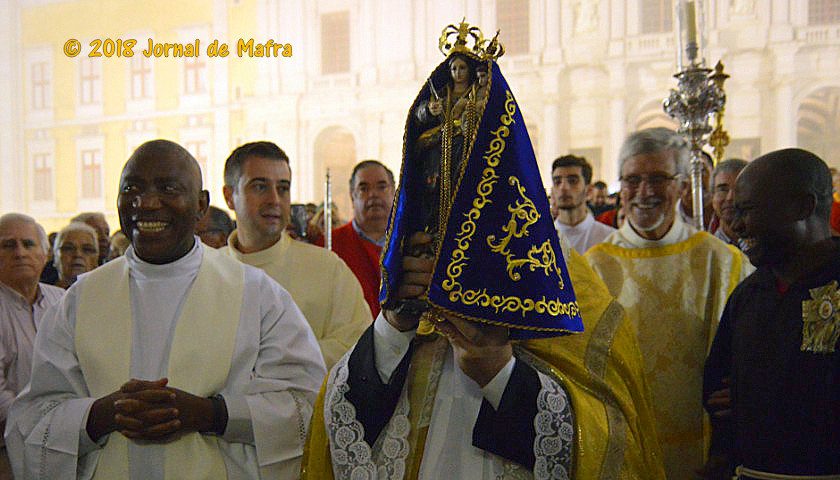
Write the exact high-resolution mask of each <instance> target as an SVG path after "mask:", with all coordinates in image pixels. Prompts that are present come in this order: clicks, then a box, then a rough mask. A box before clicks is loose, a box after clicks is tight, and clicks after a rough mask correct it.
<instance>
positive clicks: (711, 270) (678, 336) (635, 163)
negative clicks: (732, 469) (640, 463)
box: [586, 128, 751, 479]
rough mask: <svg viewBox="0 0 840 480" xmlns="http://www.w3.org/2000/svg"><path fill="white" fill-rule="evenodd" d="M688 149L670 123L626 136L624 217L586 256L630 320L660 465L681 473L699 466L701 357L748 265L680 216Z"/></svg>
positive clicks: (689, 472)
mask: <svg viewBox="0 0 840 480" xmlns="http://www.w3.org/2000/svg"><path fill="white" fill-rule="evenodd" d="M687 157H688V151H687V147H686V144H685V142H684V141H683V140H682V138H681V137H680V136H679V135H677V134H676V133H674V132H673V131H671V130H668V129H664V128H655V129H648V130H641V131H639V132H635V133H633V134H631V135H630V136H629V137H628V138H627V139H626V140H625V142H624V144H623V145H622V147H621V150H620V154H619V172H620V174H621V203H622V204H623V205H624V206H625V212H626V214H627V219H626V222H625V223H624V225H623V226H622V227H621V228H620V229H619V230H618V231H616V232H614V233H613V234H612V235H610V236H609V237H608V238H607V240H606V241H605V242H604V243H602V244H599V245H596V246H595V247H593V248H592V249H591V250H589V252H587V255H586V256H587V258H588V259H589V261H590V263H591V264H592V266H593V268H594V269H595V271H596V272H598V273H599V274H600V275H601V278H603V279H604V282H605V283H606V284H607V287H608V288H609V290H610V293H612V294H613V295H615V296H616V298H617V299H618V301H619V302H620V303H621V304H622V305H623V306H624V307H625V308H626V309H627V312H628V315H629V316H630V318H631V319H632V320H633V321H634V322H635V324H636V329H637V332H638V336H639V344H640V347H641V350H642V356H643V358H644V359H645V375H646V377H647V383H648V385H649V386H650V388H651V392H652V395H653V406H654V411H655V414H656V420H657V430H658V433H659V441H660V443H661V445H662V450H663V453H664V459H665V469H666V473H667V476H668V478H680V479H682V478H692V477H693V476H694V475H695V471H696V470H698V469H700V468H701V467H702V465H703V460H704V459H703V454H704V452H703V449H704V441H705V439H704V433H705V428H704V412H703V405H702V402H701V394H702V378H703V371H702V365H703V359H704V358H705V356H706V352H707V351H708V348H709V345H711V342H712V339H713V338H714V334H715V329H716V328H717V323H718V320H719V319H720V314H721V312H722V310H723V306H724V304H725V302H726V298H727V297H728V296H729V293H730V292H731V291H732V289H734V288H735V286H736V285H737V284H738V282H740V281H741V280H742V279H743V278H744V277H746V275H747V274H748V273H749V271H751V267H750V265H749V262H747V261H746V259H745V258H744V257H743V255H742V254H741V253H740V252H739V251H738V250H737V249H736V248H734V247H731V246H728V245H726V244H725V243H723V242H721V241H720V240H718V239H716V238H714V237H713V236H712V235H710V234H708V233H705V232H697V231H696V230H695V229H694V228H693V227H691V226H689V225H687V224H686V223H684V222H683V221H682V220H680V218H679V216H677V213H676V211H675V204H676V202H677V199H678V198H679V197H680V193H681V192H682V190H683V188H685V184H686V170H687V163H688V162H687Z"/></svg>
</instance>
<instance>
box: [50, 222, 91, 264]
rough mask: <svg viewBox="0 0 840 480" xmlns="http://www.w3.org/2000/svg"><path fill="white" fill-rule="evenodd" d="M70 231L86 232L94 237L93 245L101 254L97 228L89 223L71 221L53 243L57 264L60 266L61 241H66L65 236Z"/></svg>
mask: <svg viewBox="0 0 840 480" xmlns="http://www.w3.org/2000/svg"><path fill="white" fill-rule="evenodd" d="M70 232H84V233H87V234H88V235H90V236H91V237H93V245H94V246H95V247H96V254H97V255H99V242H98V240H97V239H98V238H99V237H98V236H97V235H96V230H94V229H93V227H91V226H90V225H88V224H87V223H83V222H70V224H69V225H67V226H66V227H64V228H62V229H61V230H60V231H59V232H58V235H56V237H55V243H54V244H53V258H54V260H53V263H55V264H56V266H58V263H57V262H58V257H59V248H58V247H60V246H61V242H63V241H64V237H66V236H67V234H68V233H70Z"/></svg>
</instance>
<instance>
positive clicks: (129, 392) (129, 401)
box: [87, 378, 214, 443]
mask: <svg viewBox="0 0 840 480" xmlns="http://www.w3.org/2000/svg"><path fill="white" fill-rule="evenodd" d="M167 383H168V379H166V378H161V379H159V380H154V381H149V380H137V379H131V380H129V381H128V382H126V383H124V384H123V385H122V386H121V387H120V389H119V390H117V391H116V392H114V393H111V394H109V395H106V396H105V397H102V398H100V399H98V400H96V401H95V402H94V403H93V406H92V407H91V411H90V414H89V415H88V423H87V432H88V436H90V438H91V439H92V440H94V441H98V440H99V438H101V437H102V436H103V435H106V434H108V433H111V432H114V431H118V432H120V433H121V434H123V435H124V436H126V437H127V438H130V439H134V440H144V441H149V442H157V443H167V442H170V441H172V440H174V439H176V438H177V437H178V436H180V435H181V434H183V433H188V432H194V431H195V432H206V431H210V430H211V429H212V428H213V418H214V416H213V415H214V410H213V402H212V401H211V400H210V399H208V398H203V397H198V396H196V395H193V394H191V393H187V392H185V391H183V390H179V389H177V388H172V387H169V386H167Z"/></svg>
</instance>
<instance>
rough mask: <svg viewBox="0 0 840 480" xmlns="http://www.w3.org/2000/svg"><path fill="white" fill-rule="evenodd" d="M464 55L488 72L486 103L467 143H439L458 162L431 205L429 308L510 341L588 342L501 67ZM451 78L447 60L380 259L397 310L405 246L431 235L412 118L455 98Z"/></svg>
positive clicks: (442, 134) (406, 154)
mask: <svg viewBox="0 0 840 480" xmlns="http://www.w3.org/2000/svg"><path fill="white" fill-rule="evenodd" d="M458 55H461V56H462V57H467V58H468V59H469V62H470V63H471V68H475V67H477V66H478V65H482V64H483V65H486V66H487V71H488V73H489V80H488V83H487V86H486V90H484V93H483V95H486V104H484V102H483V99H482V100H480V101H479V102H478V103H480V105H479V106H478V108H474V109H472V110H470V109H469V108H467V112H468V113H467V115H469V114H470V113H472V114H474V115H475V119H474V120H475V121H474V122H473V127H472V128H468V127H467V126H466V125H465V126H464V129H463V135H462V136H461V138H460V139H455V140H453V134H452V132H451V130H449V131H448V130H447V127H446V126H444V127H443V128H441V129H440V131H439V132H438V134H437V137H433V138H434V139H435V141H437V142H443V143H446V142H451V143H450V145H451V146H450V147H449V148H447V147H443V148H441V147H440V143H438V144H437V150H439V151H440V152H441V153H443V152H446V151H447V150H449V152H448V153H447V155H451V156H452V157H458V158H453V159H450V160H451V161H452V167H451V169H450V168H449V167H448V166H446V168H441V169H440V175H441V176H445V175H447V172H449V175H450V178H446V179H442V180H441V182H439V186H440V188H441V190H442V191H445V192H446V193H447V194H448V195H447V194H442V195H441V201H440V202H439V204H435V205H434V207H435V209H436V210H438V212H437V213H438V216H437V217H438V218H439V219H440V221H439V222H438V223H439V225H438V226H437V227H436V228H435V235H436V236H437V240H436V242H435V243H436V252H435V267H434V274H433V278H432V283H431V286H430V287H429V290H428V292H427V293H426V294H425V295H424V296H423V299H424V300H426V301H428V302H429V303H430V304H431V305H432V307H433V309H435V310H438V311H442V312H449V313H454V314H456V315H458V316H460V317H463V318H467V319H469V320H473V321H477V322H482V323H488V324H494V325H502V326H505V327H508V328H510V329H511V337H512V338H519V339H522V338H537V337H551V336H558V335H565V334H568V333H576V332H581V331H583V323H582V321H581V318H580V313H579V311H578V305H577V301H576V299H575V293H574V289H573V287H572V284H571V281H570V280H569V274H568V270H567V268H566V265H565V262H564V260H563V256H562V253H561V251H560V244H559V240H558V237H557V233H556V231H555V229H554V225H553V223H552V220H551V216H550V215H549V207H548V201H547V199H546V194H545V190H544V188H543V186H542V181H541V179H540V175H539V170H538V168H537V162H536V159H535V156H534V151H533V148H532V146H531V140H530V138H529V137H528V131H527V130H526V128H525V123H524V121H523V120H522V114H521V112H520V110H519V106H518V105H517V103H516V100H515V99H514V96H513V94H512V93H511V91H510V88H509V87H508V84H507V82H506V81H505V79H504V77H503V76H502V73H501V71H500V70H499V67H498V65H497V64H496V62H495V61H493V60H487V59H482V58H480V57H479V56H478V55H471V54H464V53H459V54H458ZM450 57H451V56H450ZM449 78H450V73H449V59H447V61H444V62H443V63H441V64H440V65H439V66H438V67H437V68H436V69H435V70H434V72H432V75H431V76H430V80H429V82H427V83H426V84H424V88H423V89H422V90H421V91H420V94H419V95H418V96H417V98H416V99H415V101H414V103H413V104H412V107H411V110H410V112H409V116H408V120H407V122H406V130H405V137H404V139H403V142H404V143H403V161H402V168H401V172H400V184H399V188H398V191H397V198H396V202H395V204H394V208H393V210H392V212H391V218H390V223H389V227H388V239H387V243H386V246H385V249H384V251H383V256H382V286H381V290H380V296H379V299H380V302H381V303H382V304H383V305H389V304H393V301H394V300H395V296H396V292H397V288H398V286H399V284H400V280H401V277H402V256H403V250H402V246H403V244H404V243H405V242H406V241H407V239H408V238H409V237H410V236H411V235H412V234H413V233H414V232H418V231H424V230H428V225H427V224H428V221H427V220H428V218H427V215H425V214H424V209H428V208H429V200H428V193H427V191H428V185H427V183H428V181H429V180H428V179H429V175H428V172H427V171H426V170H428V168H427V166H426V167H424V165H427V164H428V160H426V159H424V158H422V154H421V153H420V149H419V148H418V145H419V144H418V142H427V143H428V131H429V130H428V129H426V128H425V126H423V125H421V122H420V121H419V120H418V118H417V116H416V115H415V112H416V111H417V110H418V108H424V107H423V106H424V104H426V103H428V101H429V99H430V97H431V96H432V95H433V92H432V90H433V89H435V92H434V93H435V94H438V91H443V90H445V89H446V88H448V87H444V86H445V85H446V84H447V83H448V82H449ZM430 84H431V87H429V86H427V85H430ZM447 91H448V90H447ZM473 93H475V87H473ZM452 120H453V122H452V123H453V124H455V125H456V126H460V121H458V119H452ZM443 123H444V125H446V123H447V122H443ZM450 127H451V124H450ZM456 140H457V141H456ZM462 155H463V156H462ZM441 156H443V155H441ZM460 158H463V159H465V160H466V161H465V162H461V161H459V159H460ZM442 163H443V162H442ZM444 197H448V198H444Z"/></svg>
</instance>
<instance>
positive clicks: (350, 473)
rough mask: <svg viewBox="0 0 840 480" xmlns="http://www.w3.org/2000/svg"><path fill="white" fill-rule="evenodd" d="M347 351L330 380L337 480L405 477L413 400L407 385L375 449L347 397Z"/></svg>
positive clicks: (329, 419) (328, 415)
mask: <svg viewBox="0 0 840 480" xmlns="http://www.w3.org/2000/svg"><path fill="white" fill-rule="evenodd" d="M351 352H352V350H351V351H350V352H347V353H346V354H345V355H344V356H343V357H342V358H341V360H339V361H338V363H337V364H336V365H335V368H333V370H332V372H330V378H329V380H328V382H327V394H326V399H325V405H324V407H325V408H324V423H325V425H326V427H327V432H328V433H329V439H330V455H331V457H332V464H333V473H334V475H335V478H336V479H337V480H340V479H349V480H386V479H387V480H401V479H402V478H403V477H404V476H405V460H406V458H407V457H408V451H409V445H408V434H409V432H410V431H411V425H410V423H409V420H408V412H409V403H408V395H407V394H406V386H407V385H408V382H407V381H406V386H404V387H403V391H402V392H401V393H400V398H399V400H398V402H397V406H396V408H395V409H394V415H393V416H392V417H391V420H390V421H389V422H388V425H386V426H385V429H384V431H383V432H382V433H381V434H380V435H379V438H378V439H377V441H376V443H375V444H374V447H373V449H371V447H370V445H368V444H367V442H365V430H364V427H363V426H362V424H361V422H359V421H358V420H356V408H355V407H354V406H353V404H352V403H350V402H349V401H348V400H347V397H346V394H347V392H349V391H350V386H349V385H348V384H347V378H348V376H349V369H348V367H347V362H348V360H349V358H350V353H351Z"/></svg>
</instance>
